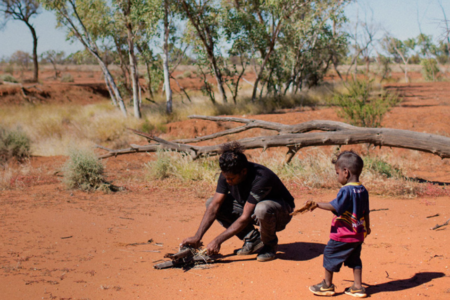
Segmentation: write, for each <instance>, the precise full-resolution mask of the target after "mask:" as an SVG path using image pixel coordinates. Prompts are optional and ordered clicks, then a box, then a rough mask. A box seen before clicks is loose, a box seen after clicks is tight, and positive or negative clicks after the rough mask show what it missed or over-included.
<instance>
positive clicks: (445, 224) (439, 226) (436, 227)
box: [431, 219, 450, 230]
mask: <svg viewBox="0 0 450 300" xmlns="http://www.w3.org/2000/svg"><path fill="white" fill-rule="evenodd" d="M449 222H450V219H448V220H447V222H445V223H444V224H441V225H439V224H436V226H434V227H433V228H431V230H436V229H438V228H441V227H444V226H447V225H448V223H449Z"/></svg>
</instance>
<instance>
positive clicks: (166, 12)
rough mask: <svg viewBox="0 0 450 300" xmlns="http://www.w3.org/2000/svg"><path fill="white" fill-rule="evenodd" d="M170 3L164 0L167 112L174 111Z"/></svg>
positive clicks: (164, 64)
mask: <svg viewBox="0 0 450 300" xmlns="http://www.w3.org/2000/svg"><path fill="white" fill-rule="evenodd" d="M168 43H169V3H168V0H164V41H163V70H164V90H165V91H166V113H167V114H171V113H172V89H171V88H170V72H169V48H168Z"/></svg>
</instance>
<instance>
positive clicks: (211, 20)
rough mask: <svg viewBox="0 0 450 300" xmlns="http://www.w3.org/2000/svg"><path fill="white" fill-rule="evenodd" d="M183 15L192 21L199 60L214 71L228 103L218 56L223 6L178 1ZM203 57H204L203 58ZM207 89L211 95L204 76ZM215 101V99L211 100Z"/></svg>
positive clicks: (214, 0) (211, 0) (215, 1)
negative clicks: (206, 62)
mask: <svg viewBox="0 0 450 300" xmlns="http://www.w3.org/2000/svg"><path fill="white" fill-rule="evenodd" d="M176 1H177V3H178V5H179V9H180V11H181V12H182V14H183V15H184V16H185V17H186V18H187V19H188V20H189V21H190V25H191V26H192V27H193V29H194V31H195V34H196V36H197V38H198V40H199V43H198V44H197V46H199V45H201V47H196V49H197V50H198V51H197V55H199V56H200V57H198V59H200V60H207V61H208V64H209V65H210V67H211V69H212V73H213V75H214V77H215V79H216V81H217V89H218V90H219V94H220V96H221V98H222V102H223V103H226V102H227V96H226V93H225V89H224V84H225V83H224V78H223V77H224V75H223V72H222V69H221V66H220V65H221V63H220V59H221V56H220V55H219V56H218V55H217V51H218V47H219V44H220V35H221V32H220V30H221V24H220V13H221V10H222V6H221V4H220V1H219V0H176ZM202 56H203V57H202ZM204 81H205V87H206V88H207V89H208V91H209V92H210V93H211V92H212V91H211V90H210V88H209V84H208V83H207V82H206V75H205V76H204ZM211 99H212V100H213V99H214V98H213V97H212V98H211ZM213 101H214V100H213Z"/></svg>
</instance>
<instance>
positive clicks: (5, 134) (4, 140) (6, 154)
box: [0, 127, 31, 163]
mask: <svg viewBox="0 0 450 300" xmlns="http://www.w3.org/2000/svg"><path fill="white" fill-rule="evenodd" d="M30 147H31V142H30V138H29V137H28V136H27V135H26V134H25V132H23V131H22V130H20V129H16V130H8V129H5V128H1V127H0V163H5V162H7V161H8V160H10V159H11V158H15V159H17V160H18V161H23V160H25V159H27V158H28V157H30V155H31V151H30Z"/></svg>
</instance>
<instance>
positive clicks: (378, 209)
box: [370, 208, 389, 212]
mask: <svg viewBox="0 0 450 300" xmlns="http://www.w3.org/2000/svg"><path fill="white" fill-rule="evenodd" d="M381 210H389V208H377V209H372V210H370V212H373V211H381Z"/></svg>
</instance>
